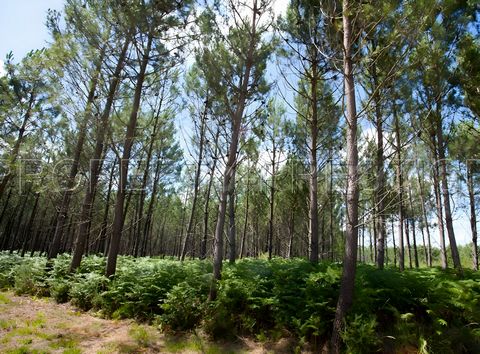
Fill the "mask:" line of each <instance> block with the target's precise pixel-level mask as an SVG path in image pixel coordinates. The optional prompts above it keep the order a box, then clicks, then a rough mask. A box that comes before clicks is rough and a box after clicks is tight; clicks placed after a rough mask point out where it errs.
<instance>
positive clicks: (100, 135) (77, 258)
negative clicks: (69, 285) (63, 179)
mask: <svg viewBox="0 0 480 354" xmlns="http://www.w3.org/2000/svg"><path fill="white" fill-rule="evenodd" d="M129 45H130V39H128V36H127V39H126V40H125V42H124V43H123V47H122V50H121V52H120V55H119V58H118V62H117V65H116V67H115V71H114V73H113V77H112V80H111V81H110V85H109V88H108V95H107V100H106V102H105V108H104V109H103V113H102V116H101V119H100V122H99V126H98V127H97V134H96V141H95V150H94V153H93V157H92V159H91V160H90V183H89V186H88V187H87V188H86V191H85V196H84V199H83V203H82V210H81V212H80V222H79V226H78V234H77V239H76V240H75V246H74V249H73V255H72V261H71V263H70V271H71V272H73V271H75V270H76V269H77V268H78V267H79V266H80V262H81V261H82V256H83V252H84V250H85V243H86V240H87V236H88V224H89V220H90V214H91V210H92V207H93V198H94V193H95V190H96V188H97V184H98V178H99V175H100V159H101V158H102V155H103V150H104V141H105V135H106V132H107V129H108V123H109V118H110V112H111V110H112V106H113V101H114V100H115V93H116V92H117V87H118V84H119V82H120V75H121V73H122V71H123V67H124V65H125V58H126V55H127V50H128V47H129Z"/></svg>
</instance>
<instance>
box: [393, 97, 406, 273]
mask: <svg viewBox="0 0 480 354" xmlns="http://www.w3.org/2000/svg"><path fill="white" fill-rule="evenodd" d="M394 108H395V105H394ZM394 119H395V141H396V149H397V151H396V155H397V164H396V177H397V189H398V244H399V246H398V266H399V268H400V271H403V270H404V269H405V247H404V245H403V221H404V217H405V216H404V208H403V172H402V155H401V154H402V152H401V151H402V145H401V140H400V120H399V117H398V115H397V113H396V111H395V109H394Z"/></svg>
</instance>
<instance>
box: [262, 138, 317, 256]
mask: <svg viewBox="0 0 480 354" xmlns="http://www.w3.org/2000/svg"><path fill="white" fill-rule="evenodd" d="M272 154H273V158H272V183H271V185H270V199H269V204H270V205H269V209H270V215H269V218H268V259H272V246H273V217H274V208H275V173H276V171H275V159H276V151H275V142H274V143H273V146H272ZM310 206H311V205H310ZM317 221H318V220H317ZM310 260H311V261H312V258H311V256H310ZM317 261H318V239H317Z"/></svg>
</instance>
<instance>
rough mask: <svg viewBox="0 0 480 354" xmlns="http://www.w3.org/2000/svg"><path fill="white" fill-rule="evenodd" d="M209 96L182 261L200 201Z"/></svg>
mask: <svg viewBox="0 0 480 354" xmlns="http://www.w3.org/2000/svg"><path fill="white" fill-rule="evenodd" d="M208 105H209V103H208V96H207V99H206V100H205V106H204V109H203V114H202V118H201V121H200V132H199V133H200V141H199V150H198V161H197V166H196V170H195V179H194V184H193V199H192V209H191V211H190V217H189V218H188V227H187V234H186V235H185V240H184V243H183V247H182V254H181V256H180V260H181V261H183V260H185V255H186V254H187V245H188V241H189V239H190V236H191V235H192V231H193V221H194V219H195V210H196V206H197V199H198V191H199V188H200V173H201V172H202V162H203V150H204V145H205V132H206V120H207V113H208Z"/></svg>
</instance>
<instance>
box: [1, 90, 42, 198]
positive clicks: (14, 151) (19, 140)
mask: <svg viewBox="0 0 480 354" xmlns="http://www.w3.org/2000/svg"><path fill="white" fill-rule="evenodd" d="M35 98H36V93H35V89H32V91H31V92H30V99H29V100H28V106H27V111H26V112H25V115H24V116H23V121H22V125H21V126H20V128H19V129H18V136H17V140H16V141H15V145H13V149H12V152H11V153H10V160H9V163H10V165H13V164H14V163H15V162H16V161H17V159H18V155H19V152H20V146H21V145H22V143H23V138H24V137H25V131H26V130H27V125H28V123H29V121H30V118H31V116H32V110H33V104H34V102H35ZM9 167H10V166H9ZM12 176H13V175H12V172H11V171H10V172H8V173H7V174H6V175H5V176H4V177H3V178H2V181H1V182H0V199H1V198H2V197H3V193H4V192H5V189H6V188H7V185H8V182H9V181H10V179H11V178H12Z"/></svg>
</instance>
